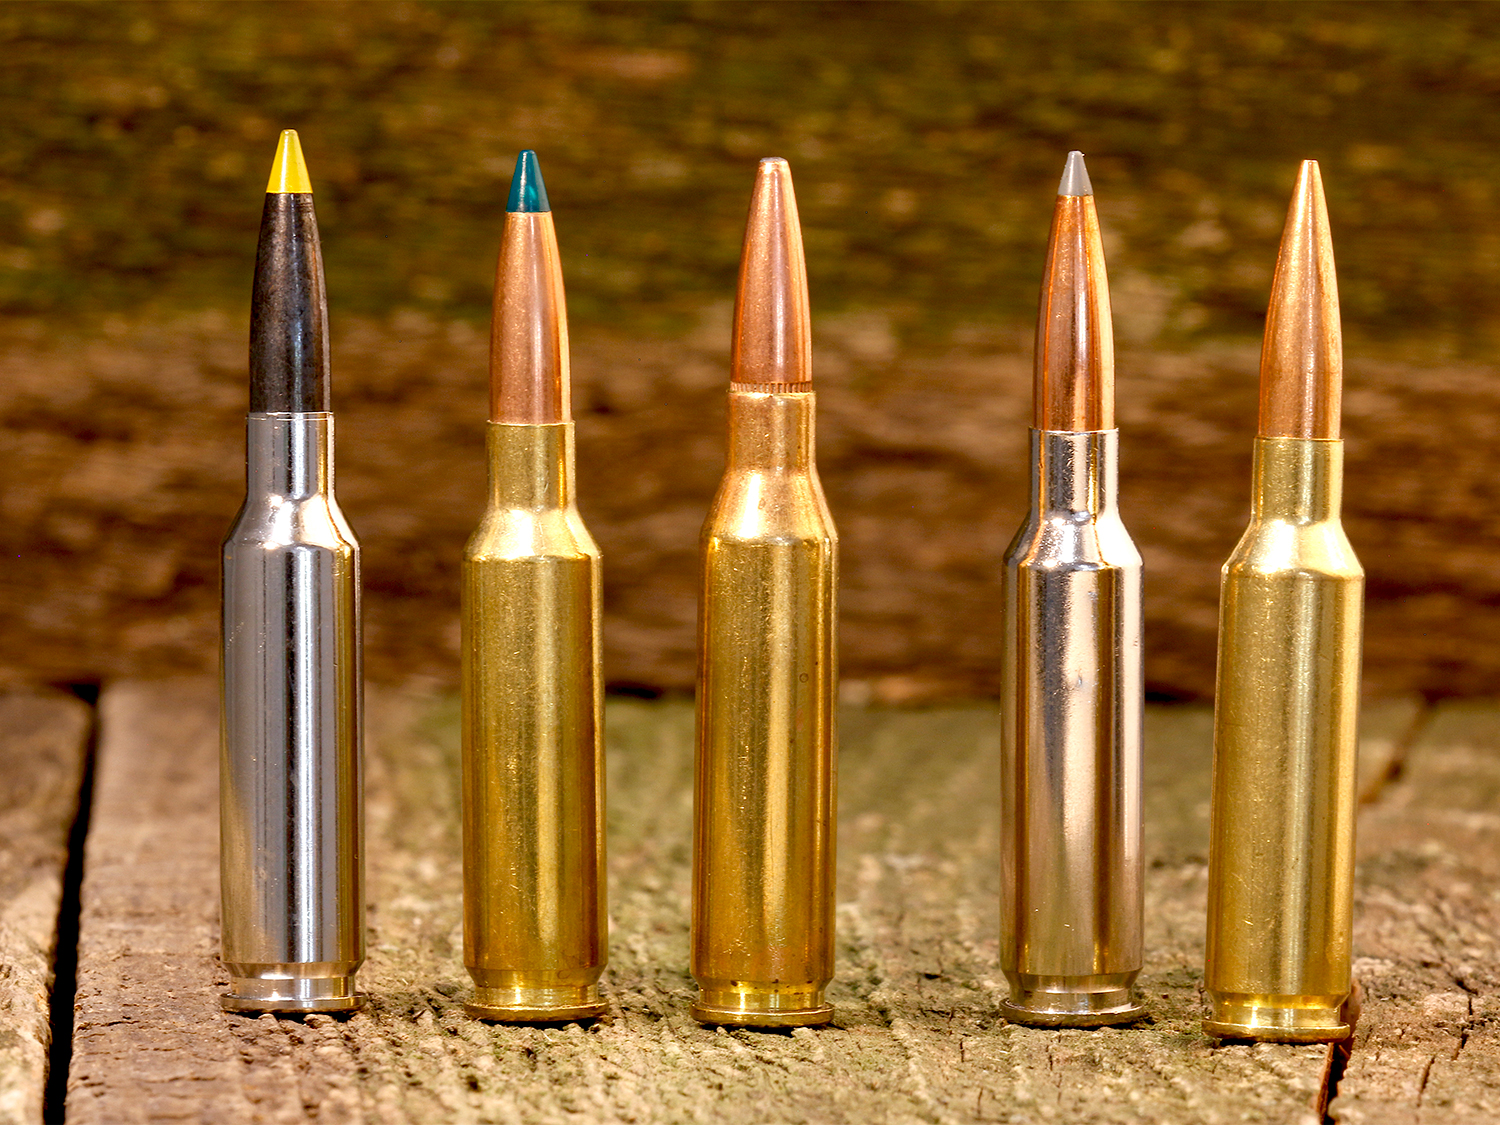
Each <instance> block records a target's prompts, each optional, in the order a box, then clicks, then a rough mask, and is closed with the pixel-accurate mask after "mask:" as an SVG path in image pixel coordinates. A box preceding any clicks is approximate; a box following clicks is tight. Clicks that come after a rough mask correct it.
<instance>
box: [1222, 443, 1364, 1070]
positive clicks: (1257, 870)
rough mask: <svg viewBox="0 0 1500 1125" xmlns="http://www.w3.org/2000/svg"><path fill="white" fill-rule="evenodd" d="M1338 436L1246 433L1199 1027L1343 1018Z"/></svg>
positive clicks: (1357, 572)
mask: <svg viewBox="0 0 1500 1125" xmlns="http://www.w3.org/2000/svg"><path fill="white" fill-rule="evenodd" d="M1342 477H1343V443H1342V442H1340V441H1337V440H1316V439H1313V440H1304V439H1298V438H1257V439H1256V442H1255V488H1254V494H1253V495H1254V512H1253V515H1252V518H1251V522H1250V526H1249V529H1248V530H1247V531H1246V532H1245V535H1244V537H1243V538H1242V539H1241V540H1240V543H1239V546H1238V547H1236V548H1235V551H1234V553H1233V554H1232V555H1231V556H1230V558H1229V561H1228V562H1227V563H1226V564H1225V565H1224V578H1223V590H1222V596H1221V602H1220V622H1219V668H1218V686H1217V691H1216V696H1215V706H1214V769H1213V813H1212V816H1213V820H1212V834H1211V840H1210V845H1209V858H1208V941H1207V948H1206V957H1205V967H1204V978H1205V980H1204V983H1205V986H1206V988H1207V990H1208V995H1209V1000H1210V1004H1211V1012H1210V1015H1209V1018H1208V1019H1207V1020H1206V1021H1204V1025H1203V1028H1204V1031H1206V1032H1207V1033H1208V1034H1210V1035H1215V1036H1221V1037H1225V1038H1247V1039H1267V1040H1283V1041H1289V1042H1299V1041H1309V1040H1314V1041H1315V1040H1337V1039H1342V1038H1345V1037H1346V1036H1348V1034H1349V1032H1350V1027H1349V1024H1348V1022H1347V1021H1346V1019H1345V1017H1344V1014H1343V1011H1342V1009H1343V1006H1344V1003H1345V1001H1346V1000H1347V999H1348V996H1349V992H1350V989H1351V975H1350V966H1351V952H1350V943H1351V936H1352V925H1353V922H1352V912H1353V885H1354V884H1353V879H1354V804H1355V802H1354V796H1355V789H1354V786H1355V775H1354V767H1355V740H1356V735H1357V721H1358V709H1359V676H1360V640H1361V629H1362V618H1363V600H1364V571H1363V569H1362V568H1361V567H1360V564H1359V560H1358V559H1357V558H1356V557H1355V555H1354V551H1353V548H1351V547H1350V545H1349V541H1348V539H1347V538H1346V537H1345V535H1344V530H1343V526H1342V524H1341V523H1340V520H1339V507H1340V502H1341V495H1342Z"/></svg>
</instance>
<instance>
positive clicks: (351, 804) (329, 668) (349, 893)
mask: <svg viewBox="0 0 1500 1125" xmlns="http://www.w3.org/2000/svg"><path fill="white" fill-rule="evenodd" d="M246 434H247V442H246V447H247V452H248V457H247V473H246V475H247V478H248V485H249V487H248V489H247V495H246V499H245V506H244V507H243V508H241V509H240V514H239V516H238V518H237V519H236V520H235V523H234V527H233V528H232V529H231V530H230V532H229V536H228V538H227V539H226V540H225V542H224V554H223V567H224V570H223V575H224V637H223V658H224V667H223V742H222V748H221V757H220V767H219V776H220V783H219V811H220V825H221V828H220V831H221V833H222V840H221V845H220V876H219V879H220V894H221V897H222V900H223V909H222V927H223V958H224V967H225V968H226V969H228V970H229V975H230V985H229V992H228V993H226V994H225V995H224V996H223V997H222V998H221V1001H220V1002H221V1003H222V1004H223V1006H224V1007H225V1008H226V1009H228V1010H230V1011H251V1012H327V1011H341V1010H347V1009H350V1008H355V1007H358V1006H359V1005H360V1003H361V1002H362V1001H361V998H360V997H359V996H358V994H357V993H356V992H355V987H354V974H355V972H356V971H357V970H358V969H359V966H360V964H361V962H363V961H364V958H365V929H364V893H363V858H362V855H361V851H362V842H363V828H364V825H363V816H362V813H363V802H362V801H361V799H360V792H361V790H360V727H359V719H360V688H361V684H360V646H359V544H358V543H357V542H356V541H355V539H354V533H353V532H352V531H350V530H349V525H348V523H347V522H346V521H345V520H344V516H343V513H342V512H340V511H339V506H338V504H337V502H336V501H335V500H334V496H333V468H332V465H333V415H331V414H329V413H326V412H323V411H317V412H306V413H265V412H257V413H253V414H251V415H250V417H249V420H248V422H247V425H246Z"/></svg>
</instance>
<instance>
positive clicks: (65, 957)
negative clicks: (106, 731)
mask: <svg viewBox="0 0 1500 1125" xmlns="http://www.w3.org/2000/svg"><path fill="white" fill-rule="evenodd" d="M71 690H72V692H73V694H74V695H76V696H77V697H78V698H79V699H81V700H82V701H83V702H84V703H86V704H87V705H88V708H89V719H88V729H87V731H86V733H85V735H84V743H83V769H82V772H81V774H80V775H79V782H78V805H77V810H76V811H75V812H74V814H73V823H72V824H71V825H70V826H69V828H68V858H67V863H66V865H65V866H64V868H63V883H62V896H61V899H60V900H59V902H58V907H57V929H56V937H55V942H56V944H55V946H54V951H53V955H52V995H51V997H50V999H51V1007H50V1013H49V1014H50V1017H51V1018H50V1023H51V1028H52V1041H51V1043H50V1044H49V1045H48V1049H47V1080H46V1085H45V1087H44V1088H43V1091H42V1120H44V1121H48V1122H52V1121H62V1120H63V1118H64V1116H65V1113H66V1108H65V1107H66V1103H67V1097H68V1071H69V1070H70V1068H71V1066H72V1062H73V1023H74V1012H73V1006H74V1003H75V1002H76V1000H77V996H78V923H79V917H80V915H81V912H82V909H83V903H82V897H81V895H82V890H83V856H84V846H85V844H86V843H87V841H88V833H89V817H90V815H91V813H92V811H93V796H94V762H95V760H96V757H97V754H98V748H99V707H98V702H99V685H98V684H77V685H71Z"/></svg>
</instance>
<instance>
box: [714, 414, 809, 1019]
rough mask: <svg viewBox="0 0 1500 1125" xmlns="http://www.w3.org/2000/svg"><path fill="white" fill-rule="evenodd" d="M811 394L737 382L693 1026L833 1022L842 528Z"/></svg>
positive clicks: (718, 576)
mask: <svg viewBox="0 0 1500 1125" xmlns="http://www.w3.org/2000/svg"><path fill="white" fill-rule="evenodd" d="M813 409H814V396H813V394H812V392H810V391H808V392H798V393H775V392H754V391H738V390H731V391H730V394H729V435H730V436H729V458H728V467H727V470H726V472H725V475H724V479H723V482H722V484H721V485H720V487H719V492H718V495H717V496H716V497H715V499H714V503H713V508H712V510H711V511H710V513H709V517H708V520H707V522H706V524H705V526H704V530H703V540H702V550H703V585H702V591H701V601H700V610H699V641H698V645H699V647H698V727H697V762H696V771H695V793H694V809H693V817H694V822H693V823H694V832H693V918H692V973H693V976H694V978H695V979H696V980H697V982H698V988H699V993H698V1000H697V1003H695V1004H694V1005H693V1015H694V1017H695V1018H697V1019H699V1020H701V1021H704V1022H707V1023H719V1024H738V1025H746V1026H759V1027H793V1026H801V1025H811V1024H820V1023H825V1022H827V1020H828V1019H829V1017H830V1016H831V1014H832V1008H830V1007H829V1006H828V1005H827V1004H826V1003H825V1002H824V999H823V990H824V988H825V987H826V986H827V985H828V982H829V981H830V980H832V979H833V893H834V827H835V812H836V804H835V801H836V797H835V786H836V776H835V771H836V729H835V713H834V703H835V692H836V684H837V668H836V657H835V652H836V649H835V642H836V628H837V625H836V616H837V604H836V599H837V589H838V537H837V533H836V532H835V531H834V527H833V520H832V518H831V517H830V516H829V513H828V506H827V503H826V502H825V500H824V498H823V489H822V485H821V484H820V483H819V480H818V475H817V469H816V467H815V464H814V460H813Z"/></svg>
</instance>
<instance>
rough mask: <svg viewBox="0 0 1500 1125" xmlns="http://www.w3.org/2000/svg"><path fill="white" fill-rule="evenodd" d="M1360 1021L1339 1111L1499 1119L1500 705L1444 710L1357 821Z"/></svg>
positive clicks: (1442, 1119) (1421, 1119)
mask: <svg viewBox="0 0 1500 1125" xmlns="http://www.w3.org/2000/svg"><path fill="white" fill-rule="evenodd" d="M1360 856H1361V858H1360V867H1359V882H1358V887H1357V894H1358V899H1357V913H1356V923H1355V949H1356V952H1357V954H1358V955H1359V956H1358V960H1357V962H1356V971H1357V972H1358V974H1359V977H1360V980H1361V981H1362V982H1363V986H1364V993H1365V996H1364V1014H1363V1016H1362V1018H1361V1021H1360V1024H1359V1027H1358V1029H1357V1031H1356V1035H1355V1042H1354V1046H1353V1052H1352V1054H1351V1057H1350V1060H1349V1064H1348V1068H1347V1070H1346V1072H1345V1074H1344V1076H1343V1079H1342V1081H1341V1082H1340V1084H1339V1089H1338V1096H1337V1097H1336V1098H1335V1099H1334V1101H1333V1103H1332V1105H1331V1107H1330V1112H1331V1115H1332V1117H1333V1118H1334V1120H1337V1121H1343V1122H1349V1123H1351V1125H1387V1123H1390V1125H1395V1123H1412V1125H1417V1123H1420V1125H1437V1123H1453V1125H1458V1123H1467V1122H1474V1123H1475V1125H1479V1123H1481V1122H1483V1123H1485V1125H1490V1123H1493V1122H1495V1121H1497V1120H1500V991H1497V989H1500V706H1497V705H1496V704H1494V703H1448V704H1444V705H1443V706H1441V707H1439V708H1438V709H1437V711H1436V713H1435V714H1434V716H1433V717H1432V719H1431V721H1430V722H1429V723H1428V724H1427V725H1426V726H1425V728H1424V729H1423V730H1422V732H1421V733H1420V736H1419V738H1418V739H1417V741H1416V742H1415V744H1414V745H1413V746H1412V748H1411V750H1410V752H1409V753H1408V755H1407V756H1406V759H1405V762H1404V765H1403V768H1402V770H1401V772H1400V774H1399V776H1398V777H1397V778H1396V779H1395V780H1394V781H1393V782H1392V783H1391V784H1390V785H1389V786H1388V787H1387V790H1386V793H1385V795H1384V797H1383V799H1382V800H1381V801H1380V802H1379V803H1377V804H1375V805H1374V806H1372V807H1370V808H1369V809H1367V810H1366V811H1365V814H1364V816H1363V818H1362V820H1361V822H1360Z"/></svg>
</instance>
